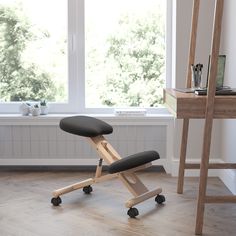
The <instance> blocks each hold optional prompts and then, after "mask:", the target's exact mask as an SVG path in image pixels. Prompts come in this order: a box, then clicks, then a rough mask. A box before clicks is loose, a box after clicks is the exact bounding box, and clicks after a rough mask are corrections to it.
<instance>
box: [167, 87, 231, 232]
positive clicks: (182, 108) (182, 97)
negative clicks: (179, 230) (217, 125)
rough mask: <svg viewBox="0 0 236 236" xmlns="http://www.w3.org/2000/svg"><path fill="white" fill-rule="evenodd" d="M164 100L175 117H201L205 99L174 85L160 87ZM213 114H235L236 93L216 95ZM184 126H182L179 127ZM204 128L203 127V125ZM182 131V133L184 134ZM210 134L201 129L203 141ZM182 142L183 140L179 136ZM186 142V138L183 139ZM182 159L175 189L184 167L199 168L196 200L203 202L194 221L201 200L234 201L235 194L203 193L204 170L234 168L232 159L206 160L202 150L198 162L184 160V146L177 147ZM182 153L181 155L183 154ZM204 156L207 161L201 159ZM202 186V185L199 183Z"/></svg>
mask: <svg viewBox="0 0 236 236" xmlns="http://www.w3.org/2000/svg"><path fill="white" fill-rule="evenodd" d="M164 102H165V105H166V107H167V108H168V110H169V111H170V112H171V113H172V114H173V115H174V117H175V118H177V119H205V107H206V103H207V97H206V96H199V95H195V94H193V93H182V92H178V91H176V90H174V89H165V90H164ZM213 118H215V119H229V118H236V96H228V95H224V96H216V97H215V105H214V113H213ZM183 129H184V128H183ZM205 129H206V127H205ZM184 135H185V134H183V136H184ZM210 139H211V136H210V134H207V133H205V134H204V137H203V144H204V143H206V142H207V143H208V142H210ZM182 142H183V140H182ZM184 142H185V145H186V146H187V139H186V140H184ZM181 155H182V157H181V158H182V161H181V160H180V166H179V176H178V190H177V192H178V193H180V194H181V193H183V184H184V170H185V169H200V173H201V174H200V182H199V194H198V204H200V206H203V208H202V211H200V212H199V210H198V213H197V218H196V221H197V222H198V221H200V222H201V224H203V213H204V204H205V203H226V202H228V203H236V196H233V195H229V196H207V195H206V184H207V172H208V169H236V164H235V163H223V164H222V163H209V152H205V150H204V149H203V150H202V158H201V163H200V164H199V163H186V159H185V158H186V147H185V152H184V153H183V150H181ZM183 157H184V158H183ZM206 160H207V163H205V162H206ZM202 186H203V187H202ZM195 233H196V234H201V233H202V225H201V227H200V230H199V228H198V225H197V224H196V230H195Z"/></svg>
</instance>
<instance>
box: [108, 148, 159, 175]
mask: <svg viewBox="0 0 236 236" xmlns="http://www.w3.org/2000/svg"><path fill="white" fill-rule="evenodd" d="M157 159H160V156H159V154H158V153H157V152H156V151H145V152H140V153H137V154H134V155H131V156H128V157H124V158H122V159H121V160H118V161H115V162H113V163H112V164H111V165H110V166H109V167H108V172H109V173H110V174H114V173H117V172H121V171H125V170H129V169H132V168H135V167H138V166H141V165H144V164H146V163H149V162H151V161H154V160H157Z"/></svg>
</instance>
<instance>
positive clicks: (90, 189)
mask: <svg viewBox="0 0 236 236" xmlns="http://www.w3.org/2000/svg"><path fill="white" fill-rule="evenodd" d="M83 191H84V193H85V194H90V193H91V192H92V191H93V188H92V187H91V186H90V185H88V186H85V187H83Z"/></svg>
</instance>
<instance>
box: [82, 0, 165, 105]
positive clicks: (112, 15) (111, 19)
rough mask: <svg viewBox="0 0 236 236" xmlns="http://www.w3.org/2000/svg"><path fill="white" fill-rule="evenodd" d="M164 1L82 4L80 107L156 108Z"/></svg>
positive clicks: (161, 69) (162, 77) (160, 84)
mask: <svg viewBox="0 0 236 236" xmlns="http://www.w3.org/2000/svg"><path fill="white" fill-rule="evenodd" d="M165 23H166V1H163V0H113V1H111V0H99V1H97V0H86V1H85V64H86V68H85V76H86V82H85V84H86V91H85V92H86V97H85V100H86V107H158V106H159V105H160V104H161V103H162V88H163V87H164V86H165Z"/></svg>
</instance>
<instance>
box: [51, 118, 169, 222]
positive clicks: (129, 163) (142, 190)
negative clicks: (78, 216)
mask: <svg viewBox="0 0 236 236" xmlns="http://www.w3.org/2000/svg"><path fill="white" fill-rule="evenodd" d="M60 128H61V129H62V130H64V131H66V132H68V133H71V134H75V135H79V136H83V137H87V138H88V140H89V141H90V143H91V144H92V146H93V147H94V148H95V149H96V151H97V153H98V155H99V156H100V160H99V163H98V165H97V168H96V173H95V177H94V178H89V179H87V180H84V181H81V182H79V183H75V184H72V185H69V186H67V187H64V188H61V189H58V190H55V191H54V192H53V198H52V200H51V203H52V204H53V205H54V206H58V205H60V204H61V198H60V196H61V195H63V194H65V193H69V192H71V191H74V190H77V189H80V188H83V191H84V193H86V194H89V193H90V192H92V190H93V189H92V187H91V185H92V184H95V183H99V182H102V181H105V180H109V179H111V178H114V177H118V178H119V179H120V180H121V181H122V182H123V183H124V185H125V186H126V187H127V188H128V190H129V191H130V192H131V194H133V196H134V198H132V199H130V200H128V201H127V202H126V204H125V206H126V207H127V208H130V209H129V210H128V212H127V214H128V215H129V216H130V217H131V218H134V217H136V216H137V215H138V214H139V212H138V210H137V209H136V208H134V207H133V206H134V205H136V204H138V203H140V202H143V201H145V200H147V199H149V198H151V197H154V196H156V198H155V201H156V202H157V203H158V204H161V203H163V202H164V201H165V197H164V196H163V195H160V193H161V192H162V189H161V188H157V189H154V190H152V191H149V190H148V189H147V187H146V186H145V185H144V184H143V183H142V182H141V181H140V179H139V178H138V177H137V176H136V175H135V174H134V172H135V171H137V170H141V169H144V168H147V167H150V166H151V162H152V161H154V160H157V159H159V158H160V157H159V154H158V153H157V152H156V151H145V152H141V153H137V154H134V155H131V156H128V157H124V158H121V157H120V155H119V154H118V153H117V152H116V151H115V149H114V148H113V147H112V146H111V144H110V143H109V142H108V141H107V140H106V139H105V138H104V136H103V135H106V134H111V133H112V132H113V128H112V126H110V125H109V124H107V123H105V122H104V121H102V120H99V119H96V118H93V117H88V116H73V117H67V118H63V119H62V120H61V121H60ZM103 160H104V161H105V162H106V163H107V164H108V172H109V174H106V175H102V162H103Z"/></svg>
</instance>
